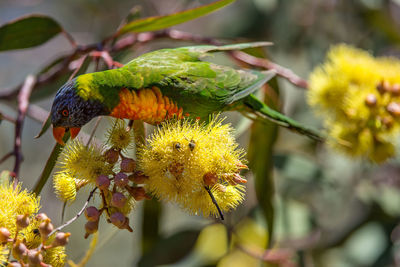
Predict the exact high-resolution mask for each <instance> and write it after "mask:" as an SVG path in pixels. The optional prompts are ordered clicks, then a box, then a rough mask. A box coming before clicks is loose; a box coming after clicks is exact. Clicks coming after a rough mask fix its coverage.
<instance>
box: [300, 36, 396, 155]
mask: <svg viewBox="0 0 400 267" xmlns="http://www.w3.org/2000/svg"><path fill="white" fill-rule="evenodd" d="M399 73H400V61H399V60H398V59H394V58H374V57H373V56H371V55H370V54H369V53H368V52H366V51H363V50H360V49H356V48H353V47H351V46H348V45H344V44H341V45H337V46H334V47H332V48H331V49H330V51H329V52H328V54H327V59H326V61H325V63H324V64H322V66H319V67H317V68H316V69H315V70H314V71H313V72H312V73H311V75H310V90H309V93H308V101H309V103H310V105H311V106H313V107H314V108H315V109H316V110H317V111H318V113H319V114H321V115H322V116H323V117H324V119H325V126H326V128H327V129H328V132H329V134H330V136H331V137H332V138H333V140H331V141H330V144H331V145H332V146H333V147H335V148H338V149H340V150H341V151H344V152H345V153H347V154H348V155H351V156H360V157H366V158H368V159H369V160H371V161H374V162H378V163H379V162H383V161H385V160H387V159H388V158H390V157H393V156H394V155H395V143H394V141H393V140H394V136H396V135H398V134H399V129H400V127H399V125H400V124H399V117H400V75H399Z"/></svg>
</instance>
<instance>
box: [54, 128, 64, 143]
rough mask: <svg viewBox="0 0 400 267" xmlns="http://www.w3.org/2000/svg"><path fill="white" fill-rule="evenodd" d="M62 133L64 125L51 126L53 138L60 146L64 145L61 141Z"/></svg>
mask: <svg viewBox="0 0 400 267" xmlns="http://www.w3.org/2000/svg"><path fill="white" fill-rule="evenodd" d="M64 134H65V128H64V127H53V136H54V139H56V141H57V143H59V144H60V145H62V146H63V145H65V144H64V141H63V137H64Z"/></svg>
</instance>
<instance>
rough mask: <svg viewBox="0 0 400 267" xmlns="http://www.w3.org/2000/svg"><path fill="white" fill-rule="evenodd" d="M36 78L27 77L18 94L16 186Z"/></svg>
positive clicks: (15, 150) (15, 146)
mask: <svg viewBox="0 0 400 267" xmlns="http://www.w3.org/2000/svg"><path fill="white" fill-rule="evenodd" d="M35 82H36V78H35V77H34V76H32V75H29V76H28V77H26V79H25V82H24V85H23V86H22V89H21V91H20V93H19V94H18V116H17V121H16V123H15V141H14V155H15V164H14V174H15V177H14V188H16V187H17V185H18V174H19V169H20V165H21V161H22V152H21V135H22V127H23V123H24V119H25V115H26V111H27V110H28V106H29V97H30V95H31V92H32V88H33V86H34V85H35Z"/></svg>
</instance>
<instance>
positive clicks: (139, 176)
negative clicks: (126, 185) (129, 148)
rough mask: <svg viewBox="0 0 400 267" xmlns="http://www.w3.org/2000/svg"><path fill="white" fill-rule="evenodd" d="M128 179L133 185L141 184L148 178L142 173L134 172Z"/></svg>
mask: <svg viewBox="0 0 400 267" xmlns="http://www.w3.org/2000/svg"><path fill="white" fill-rule="evenodd" d="M128 178H129V180H131V181H133V182H134V183H135V184H143V183H144V182H145V181H146V180H147V179H148V178H149V177H148V176H146V175H145V174H144V173H143V172H142V171H136V172H134V173H133V174H132V175H130V176H129V177H128Z"/></svg>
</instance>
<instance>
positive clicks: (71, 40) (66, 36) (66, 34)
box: [62, 30, 78, 48]
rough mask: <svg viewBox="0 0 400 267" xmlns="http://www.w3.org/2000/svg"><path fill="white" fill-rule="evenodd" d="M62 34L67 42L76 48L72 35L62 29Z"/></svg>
mask: <svg viewBox="0 0 400 267" xmlns="http://www.w3.org/2000/svg"><path fill="white" fill-rule="evenodd" d="M62 34H63V35H64V36H65V38H66V39H67V40H68V42H69V43H70V44H71V45H72V47H73V48H77V47H78V45H77V43H76V41H75V39H74V38H73V37H72V35H71V34H70V33H69V32H67V31H65V30H63V31H62Z"/></svg>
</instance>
